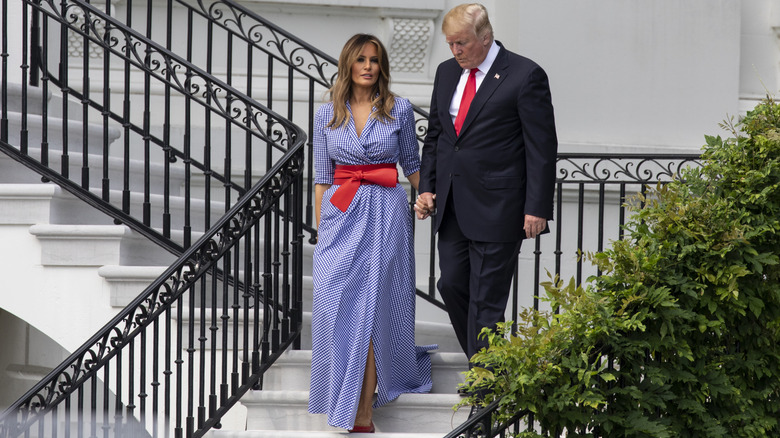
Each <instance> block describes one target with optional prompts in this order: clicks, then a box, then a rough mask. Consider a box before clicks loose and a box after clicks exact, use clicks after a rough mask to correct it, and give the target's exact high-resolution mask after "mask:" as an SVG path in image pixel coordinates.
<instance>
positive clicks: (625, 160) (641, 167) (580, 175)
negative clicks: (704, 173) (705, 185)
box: [557, 154, 701, 184]
mask: <svg viewBox="0 0 780 438" xmlns="http://www.w3.org/2000/svg"><path fill="white" fill-rule="evenodd" d="M690 166H701V162H700V160H699V156H698V155H666V156H664V155H656V156H646V155H645V156H632V155H610V156H583V155H563V154H562V155H560V156H559V157H558V177H557V180H558V182H585V183H619V182H629V183H644V184H647V183H655V182H665V181H671V180H672V179H674V178H675V177H677V176H678V175H679V174H680V171H681V170H682V169H683V168H685V167H690Z"/></svg>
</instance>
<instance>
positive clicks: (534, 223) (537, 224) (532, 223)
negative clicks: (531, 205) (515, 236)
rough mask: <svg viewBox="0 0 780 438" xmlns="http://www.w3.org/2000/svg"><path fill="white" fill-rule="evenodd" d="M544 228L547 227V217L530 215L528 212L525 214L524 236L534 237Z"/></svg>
mask: <svg viewBox="0 0 780 438" xmlns="http://www.w3.org/2000/svg"><path fill="white" fill-rule="evenodd" d="M545 228H547V219H545V218H542V217H536V216H532V215H530V214H527V215H525V224H524V225H523V230H525V237H527V238H528V239H533V238H535V237H536V236H538V235H539V234H541V232H542V231H544V229H545Z"/></svg>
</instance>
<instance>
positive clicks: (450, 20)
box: [441, 3, 493, 41]
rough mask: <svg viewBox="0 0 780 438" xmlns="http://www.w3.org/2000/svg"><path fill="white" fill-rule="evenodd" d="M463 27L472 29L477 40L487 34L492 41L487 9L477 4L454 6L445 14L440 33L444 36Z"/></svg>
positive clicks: (491, 29) (491, 28)
mask: <svg viewBox="0 0 780 438" xmlns="http://www.w3.org/2000/svg"><path fill="white" fill-rule="evenodd" d="M464 27H471V28H472V29H474V33H475V34H476V35H477V37H479V38H482V37H483V36H485V35H486V34H487V35H488V36H490V40H491V41H492V40H493V26H491V25H490V20H489V19H488V12H487V9H485V7H484V6H482V5H481V4H479V3H464V4H462V5H458V6H455V7H454V8H452V9H450V11H449V12H447V15H445V16H444V20H443V21H442V23H441V31H442V32H444V34H445V35H446V34H448V33H452V32H456V31H457V30H459V29H463V28H464Z"/></svg>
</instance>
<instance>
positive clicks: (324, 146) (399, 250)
mask: <svg viewBox="0 0 780 438" xmlns="http://www.w3.org/2000/svg"><path fill="white" fill-rule="evenodd" d="M347 108H348V109H349V106H348V107H347ZM391 114H392V116H393V117H394V120H391V121H388V122H387V123H384V122H381V121H378V120H375V119H373V118H369V120H368V122H366V126H365V128H363V132H362V133H361V136H360V137H358V136H357V134H356V131H355V125H354V122H353V121H352V120H350V122H349V124H348V125H347V126H345V127H343V128H337V129H330V128H327V127H326V125H327V124H328V122H329V121H330V120H331V119H332V118H333V105H332V104H331V103H328V104H325V105H323V106H321V107H320V108H319V110H318V111H317V114H316V116H315V120H314V132H313V133H312V135H313V139H312V141H313V143H314V165H315V171H316V176H315V183H318V184H332V183H333V172H334V169H335V165H336V164H349V165H354V164H379V163H396V162H397V163H399V164H400V165H401V168H402V169H403V173H404V175H410V174H412V173H414V172H417V171H418V170H419V169H420V158H419V155H418V146H417V139H416V138H415V135H414V126H415V124H414V114H413V112H412V108H411V104H410V103H409V101H408V100H406V99H401V98H396V100H395V107H394V108H393V111H392V113H391ZM338 187H339V186H338V185H333V186H331V187H330V188H329V189H328V190H327V191H326V192H325V194H324V195H323V198H322V208H321V216H320V226H319V230H318V231H319V239H318V242H317V246H316V248H315V251H314V269H313V270H314V272H313V281H314V302H313V306H312V364H311V391H310V395H309V412H311V413H315V414H325V413H327V414H328V424H330V425H331V426H335V427H340V428H344V429H351V428H352V427H353V426H354V421H355V414H356V412H357V403H358V400H359V399H360V390H361V386H362V384H363V374H364V371H365V367H366V357H367V353H368V343H369V341H370V340H371V339H373V342H374V354H375V358H376V367H377V378H378V385H377V386H378V397H377V399H376V402H375V403H374V407H375V408H377V407H379V406H382V405H384V404H385V403H388V402H390V401H392V400H394V399H395V398H396V397H398V395H399V394H401V393H404V392H428V391H430V389H431V361H430V357H429V356H428V350H431V349H435V348H436V346H425V347H416V346H415V345H414V321H415V316H414V312H415V294H414V290H415V284H414V277H415V275H414V248H413V241H412V223H411V221H412V215H411V212H410V211H409V204H408V199H407V195H406V191H405V190H404V189H403V188H402V187H401V185H400V184H396V186H395V187H382V186H379V185H361V186H360V188H359V189H358V191H357V194H356V195H355V198H354V199H353V200H352V203H351V204H350V205H349V208H348V209H347V211H346V212H341V211H340V210H339V209H338V208H336V207H335V206H334V205H333V204H331V203H330V197H331V195H332V194H333V192H334V191H335V190H336V189H338Z"/></svg>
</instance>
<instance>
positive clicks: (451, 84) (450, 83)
mask: <svg viewBox="0 0 780 438" xmlns="http://www.w3.org/2000/svg"><path fill="white" fill-rule="evenodd" d="M452 61H453V62H452V65H453V68H452V69H450V71H449V72H447V73H446V74H442V76H441V84H439V91H438V94H439V96H438V99H439V114H440V115H441V117H440V120H442V122H441V124H442V129H447V130H449V131H450V134H452V136H453V137H456V134H455V125H453V122H452V116H450V103H452V96H453V95H454V94H455V89H456V88H458V82H459V81H460V75H461V74H462V73H463V69H462V68H460V66H459V65H458V63H457V62H455V60H454V59H453V60H452ZM445 120H446V121H445Z"/></svg>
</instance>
